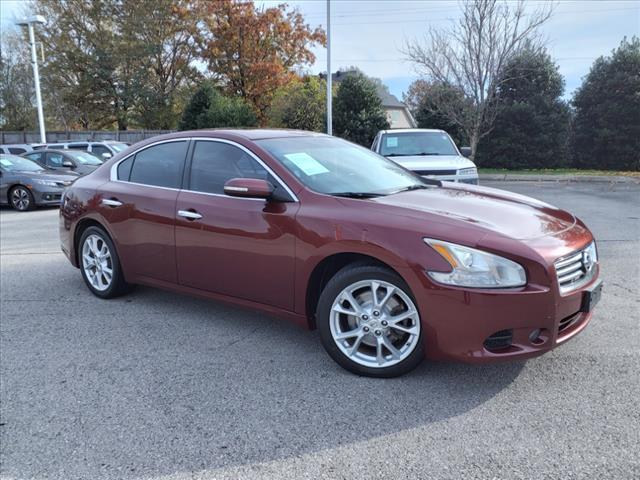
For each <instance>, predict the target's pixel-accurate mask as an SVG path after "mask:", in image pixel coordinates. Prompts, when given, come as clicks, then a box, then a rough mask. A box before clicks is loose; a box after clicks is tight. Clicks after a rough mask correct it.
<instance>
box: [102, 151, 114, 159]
mask: <svg viewBox="0 0 640 480" xmlns="http://www.w3.org/2000/svg"><path fill="white" fill-rule="evenodd" d="M101 157H102V158H103V159H104V160H109V159H110V158H111V157H113V155H111V154H110V153H108V152H104V153H103V154H102V155H101Z"/></svg>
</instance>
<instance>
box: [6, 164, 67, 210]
mask: <svg viewBox="0 0 640 480" xmlns="http://www.w3.org/2000/svg"><path fill="white" fill-rule="evenodd" d="M78 176H79V175H78V174H76V173H71V172H65V173H58V172H56V171H55V170H47V169H45V168H44V167H42V166H41V165H39V164H38V163H36V162H34V161H33V160H29V159H27V158H23V157H18V156H17V155H5V154H0V205H6V204H9V205H11V206H12V207H13V208H15V209H16V210H19V211H26V210H31V209H33V208H35V207H36V206H37V205H59V204H60V200H61V198H62V193H63V192H64V189H65V188H67V187H68V186H69V185H71V184H72V183H73V182H74V181H75V180H76V179H77V178H78Z"/></svg>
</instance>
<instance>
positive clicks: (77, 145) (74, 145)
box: [67, 143, 89, 152]
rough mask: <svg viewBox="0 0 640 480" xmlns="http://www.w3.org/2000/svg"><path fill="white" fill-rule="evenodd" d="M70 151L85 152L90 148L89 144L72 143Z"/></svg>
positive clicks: (69, 147)
mask: <svg viewBox="0 0 640 480" xmlns="http://www.w3.org/2000/svg"><path fill="white" fill-rule="evenodd" d="M67 148H68V149H69V150H84V151H85V152H86V151H87V149H88V148H89V144H87V143H70V144H69V146H68V147H67Z"/></svg>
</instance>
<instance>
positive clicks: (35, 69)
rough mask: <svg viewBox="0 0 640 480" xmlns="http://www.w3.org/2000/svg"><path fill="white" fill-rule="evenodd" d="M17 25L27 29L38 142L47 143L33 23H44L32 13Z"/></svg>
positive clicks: (38, 16)
mask: <svg viewBox="0 0 640 480" xmlns="http://www.w3.org/2000/svg"><path fill="white" fill-rule="evenodd" d="M16 23H17V24H18V25H21V26H25V25H26V26H27V28H28V29H29V43H30V45H31V65H32V66H33V77H34V83H35V87H36V103H37V106H38V124H39V126H40V142H41V143H47V135H46V133H45V129H44V113H43V112H42V95H41V94H40V72H39V71H38V56H37V54H36V36H35V33H34V31H33V30H34V29H33V25H34V24H35V23H45V20H44V17H43V16H42V15H34V16H33V17H29V18H27V19H25V20H22V21H20V22H16Z"/></svg>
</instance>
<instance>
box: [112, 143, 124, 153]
mask: <svg viewBox="0 0 640 480" xmlns="http://www.w3.org/2000/svg"><path fill="white" fill-rule="evenodd" d="M109 146H110V147H111V148H112V149H113V150H115V151H116V152H121V151H123V150H126V149H127V148H128V147H129V145H127V144H126V143H110V144H109Z"/></svg>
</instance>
